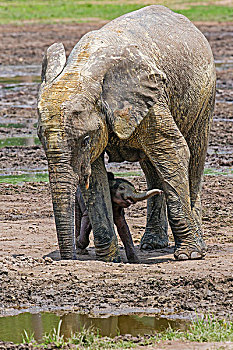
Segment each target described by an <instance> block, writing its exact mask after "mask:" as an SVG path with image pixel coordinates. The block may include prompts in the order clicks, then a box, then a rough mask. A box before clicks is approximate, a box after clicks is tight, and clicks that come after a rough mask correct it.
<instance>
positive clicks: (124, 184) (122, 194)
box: [75, 172, 162, 263]
mask: <svg viewBox="0 0 233 350" xmlns="http://www.w3.org/2000/svg"><path fill="white" fill-rule="evenodd" d="M108 182H109V188H110V193H111V200H112V210H113V221H114V224H115V225H116V227H117V232H118V234H119V236H120V238H121V240H122V243H123V244H124V247H125V252H126V256H127V259H128V262H130V263H138V262H139V259H138V257H137V254H136V251H135V248H134V244H133V240H132V236H131V233H130V230H129V226H128V225H127V222H126V220H125V213H124V208H128V207H129V206H130V205H131V204H135V203H137V202H139V201H142V200H145V199H148V198H150V197H152V196H155V195H162V191H161V190H157V189H153V190H149V191H145V192H138V191H136V189H135V187H134V185H133V184H132V183H131V182H129V181H127V180H125V179H121V178H114V175H113V173H109V172H108ZM91 229H92V227H91V223H90V220H89V217H88V212H87V209H86V206H85V203H84V200H83V196H82V193H81V191H80V188H79V187H78V189H77V192H76V196H75V240H76V250H77V251H78V252H79V253H81V254H88V251H87V250H86V248H87V246H88V245H89V236H90V233H91Z"/></svg>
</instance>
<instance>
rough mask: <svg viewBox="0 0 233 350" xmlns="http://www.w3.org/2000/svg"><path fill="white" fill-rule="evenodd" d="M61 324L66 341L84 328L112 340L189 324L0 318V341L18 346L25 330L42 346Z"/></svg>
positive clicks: (131, 318) (130, 318) (145, 319)
mask: <svg viewBox="0 0 233 350" xmlns="http://www.w3.org/2000/svg"><path fill="white" fill-rule="evenodd" d="M60 320H62V324H61V334H63V335H64V337H65V339H67V338H69V337H70V336H71V334H72V333H77V332H79V331H81V330H82V328H83V327H85V328H89V327H95V328H98V329H99V333H100V335H102V336H110V337H114V336H117V335H124V334H131V335H132V336H136V335H144V334H153V333H154V332H155V331H162V330H165V329H166V328H168V327H169V325H170V326H171V327H172V328H173V329H181V330H185V329H186V328H187V327H188V325H189V324H190V321H189V320H187V319H178V318H176V319H172V317H171V318H168V317H167V316H166V317H165V316H161V315H156V316H152V315H149V316H148V315H146V316H145V315H143V314H131V315H113V316H110V315H101V316H99V315H98V316H92V315H87V314H78V313H66V314H63V315H58V314H55V313H48V312H43V313H37V314H32V313H29V312H26V313H22V314H19V315H17V316H7V317H0V339H1V340H3V341H13V342H15V343H19V342H21V341H22V334H23V332H24V330H26V331H27V333H28V334H32V333H34V337H35V339H36V340H37V341H38V342H41V341H42V337H43V335H44V334H45V333H48V332H50V331H52V330H53V328H56V329H57V326H58V323H59V321H60ZM12 330H14V331H13V332H12Z"/></svg>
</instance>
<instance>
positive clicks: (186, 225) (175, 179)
mask: <svg viewBox="0 0 233 350" xmlns="http://www.w3.org/2000/svg"><path fill="white" fill-rule="evenodd" d="M146 123H147V125H146V129H147V133H148V134H147V136H146V137H143V132H142V131H141V132H139V133H138V138H139V140H140V142H141V145H142V148H143V150H144V152H145V153H146V155H147V156H148V158H149V159H150V161H151V163H152V164H153V166H154V167H155V169H156V171H157V173H158V175H159V177H160V179H161V181H162V184H163V190H164V193H165V196H166V202H167V210H168V219H169V223H170V226H171V229H172V232H173V235H174V239H175V254H174V255H175V258H176V259H179V260H185V259H197V258H202V257H203V256H204V254H205V251H204V249H203V238H202V232H201V229H200V226H199V225H198V224H197V222H196V220H195V218H194V217H193V213H192V210H191V203H190V193H189V175H188V168H189V157H190V153H189V149H188V146H187V143H186V141H185V139H184V137H183V136H182V134H181V133H180V131H179V129H178V128H177V125H176V124H175V122H174V120H173V118H172V116H171V114H170V111H169V110H168V108H167V107H166V106H165V105H162V104H161V105H159V106H155V107H154V110H153V112H152V113H151V114H150V116H149V117H148V118H147V120H146ZM141 127H145V125H142V126H141Z"/></svg>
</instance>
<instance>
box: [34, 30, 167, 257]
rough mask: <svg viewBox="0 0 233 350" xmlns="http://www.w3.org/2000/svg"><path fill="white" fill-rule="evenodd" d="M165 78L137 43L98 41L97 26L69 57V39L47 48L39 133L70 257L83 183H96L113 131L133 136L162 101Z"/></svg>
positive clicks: (62, 245) (61, 239) (58, 224)
mask: <svg viewBox="0 0 233 350" xmlns="http://www.w3.org/2000/svg"><path fill="white" fill-rule="evenodd" d="M97 44H98V45H97ZM163 79H164V76H163V74H162V73H161V72H160V71H159V70H158V69H156V68H155V67H153V64H152V63H151V61H150V59H149V58H148V57H147V56H145V55H142V54H141V53H140V51H139V49H138V47H137V46H136V45H127V46H119V47H118V49H117V50H116V47H115V46H109V45H106V43H104V41H102V40H101V41H100V40H99V39H98V40H97V43H96V42H95V32H93V34H90V35H86V36H84V38H83V39H82V40H81V41H80V42H79V43H78V44H77V45H76V47H75V48H74V49H73V51H72V53H71V54H70V56H69V58H68V61H67V62H66V57H65V50H64V47H63V45H62V44H53V45H52V46H51V47H50V48H49V49H48V50H47V54H46V55H45V58H44V60H43V64H42V84H41V88H40V92H39V101H38V113H39V121H38V135H39V138H40V140H41V142H42V144H43V147H44V149H45V152H46V156H47V160H48V170H49V179H50V186H51V193H52V201H53V209H54V215H55V222H56V228H57V234H58V242H59V248H60V253H61V257H62V258H63V259H72V258H73V257H74V233H73V230H74V228H73V227H74V202H75V192H76V188H77V185H78V183H80V184H84V185H85V186H86V188H88V186H89V178H90V175H91V164H92V163H93V162H94V161H95V160H96V159H97V158H98V157H99V156H100V155H101V154H102V152H103V151H104V149H105V147H106V146H107V143H108V132H109V130H111V132H113V133H115V134H116V136H117V137H119V138H120V139H128V138H130V137H131V135H132V134H133V133H134V131H135V129H136V127H137V126H138V125H139V124H140V122H141V121H142V120H143V118H144V117H145V116H146V115H147V113H148V111H149V109H150V107H151V106H152V105H153V104H154V103H155V100H157V99H159V96H160V93H161V89H160V84H161V83H162V80H163ZM155 91H157V94H156V93H155ZM133 200H135V201H136V197H135V198H134V199H133Z"/></svg>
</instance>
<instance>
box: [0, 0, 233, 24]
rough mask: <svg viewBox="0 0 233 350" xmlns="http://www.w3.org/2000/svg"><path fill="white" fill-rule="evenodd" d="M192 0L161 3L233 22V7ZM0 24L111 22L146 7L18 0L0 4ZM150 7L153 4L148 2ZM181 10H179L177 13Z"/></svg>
mask: <svg viewBox="0 0 233 350" xmlns="http://www.w3.org/2000/svg"><path fill="white" fill-rule="evenodd" d="M189 2H190V1H189V0H186V1H180V0H162V1H161V2H160V4H165V5H166V6H168V7H169V8H171V9H175V11H176V12H179V13H182V14H184V15H185V16H187V17H188V18H190V19H191V20H192V21H232V20H233V8H232V7H228V6H217V5H215V0H212V1H211V3H208V5H206V4H204V5H200V3H202V1H198V2H197V1H196V2H197V6H194V5H195V0H193V1H192V2H191V3H190V4H189ZM0 4H1V5H0V24H5V23H17V24H20V23H21V22H22V21H32V22H33V21H36V22H47V23H52V22H57V21H60V22H62V21H66V22H67V21H68V22H72V21H75V22H82V21H88V20H93V19H94V18H96V19H101V20H111V19H114V18H116V17H118V16H120V15H123V14H125V13H127V12H131V11H134V10H138V9H139V8H142V7H144V6H145V5H146V4H145V2H142V3H140V2H138V3H136V4H131V3H128V2H127V0H125V1H119V2H117V1H107V2H106V3H104V2H102V1H99V2H96V1H95V2H93V3H92V1H91V0H89V1H77V0H76V1H73V0H67V1H64V0H63V1H62V0H53V1H52V0H43V1H42V0H40V1H36V0H34V1H33V0H31V1H30V2H29V1H26V0H18V1H9V0H8V1H5V2H1V3H0ZM147 4H150V2H149V1H148V3H147ZM177 8H178V10H176V9H177Z"/></svg>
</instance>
